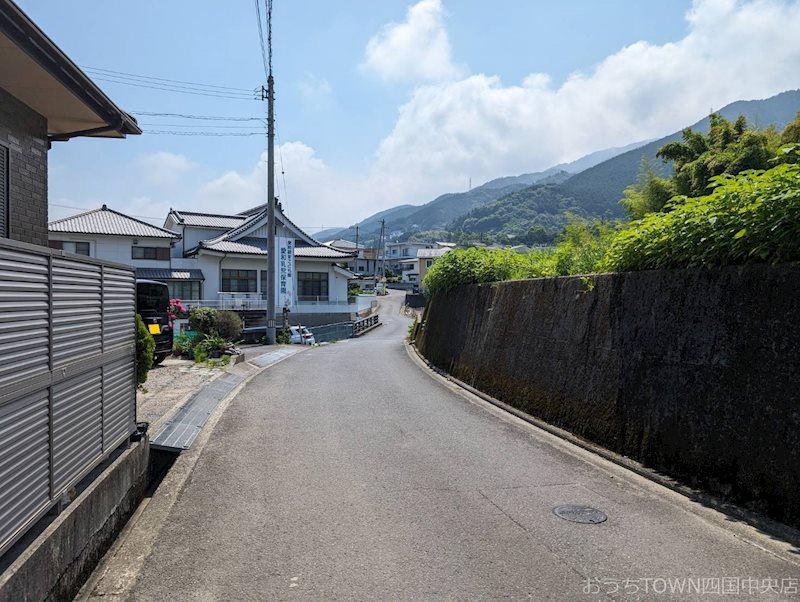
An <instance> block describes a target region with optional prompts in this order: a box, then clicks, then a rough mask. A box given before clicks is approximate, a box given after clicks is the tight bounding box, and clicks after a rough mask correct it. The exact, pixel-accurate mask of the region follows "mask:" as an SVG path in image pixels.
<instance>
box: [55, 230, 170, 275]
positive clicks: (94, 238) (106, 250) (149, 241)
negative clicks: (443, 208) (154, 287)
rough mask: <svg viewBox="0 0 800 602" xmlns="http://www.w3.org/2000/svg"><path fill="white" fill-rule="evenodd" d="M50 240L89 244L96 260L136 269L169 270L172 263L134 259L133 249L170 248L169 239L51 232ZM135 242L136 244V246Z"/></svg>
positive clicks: (90, 253)
mask: <svg viewBox="0 0 800 602" xmlns="http://www.w3.org/2000/svg"><path fill="white" fill-rule="evenodd" d="M49 239H50V240H53V241H63V242H88V243H89V255H90V256H91V257H95V258H96V259H104V260H106V261H114V262H116V263H123V264H125V265H131V266H133V267H136V268H169V267H170V261H169V260H166V261H159V260H156V259H133V258H132V257H131V253H132V252H131V248H132V247H133V246H139V247H166V248H169V247H170V242H171V240H170V239H168V238H133V237H130V236H106V235H99V234H67V233H62V232H51V233H50V235H49ZM134 241H135V242H136V244H135V245H134Z"/></svg>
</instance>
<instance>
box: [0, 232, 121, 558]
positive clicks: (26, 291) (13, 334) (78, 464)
mask: <svg viewBox="0 0 800 602" xmlns="http://www.w3.org/2000/svg"><path fill="white" fill-rule="evenodd" d="M135 311H136V280H135V276H134V270H133V268H130V267H127V266H123V265H118V264H110V263H108V262H101V261H97V260H93V259H89V258H84V257H80V256H76V255H71V254H66V253H63V252H62V251H57V250H51V249H47V248H45V247H39V246H35V245H29V244H24V243H18V242H15V241H10V240H7V239H0V554H2V553H4V552H5V551H6V550H7V549H8V548H9V547H10V546H11V545H12V544H13V543H14V542H15V541H16V540H17V539H18V538H19V537H20V536H21V535H22V534H24V533H25V531H26V530H27V529H28V528H29V527H30V526H31V525H32V524H33V523H34V522H36V521H37V520H38V519H39V518H40V517H41V516H42V515H43V514H45V513H46V512H47V511H48V510H49V509H50V508H51V507H53V506H54V505H55V504H56V503H57V502H58V501H59V500H60V499H61V497H62V495H63V494H64V492H65V491H67V490H69V489H70V488H71V487H73V486H74V485H75V484H76V483H77V482H78V481H80V480H81V479H82V478H83V477H84V476H86V474H88V473H89V472H90V471H91V470H92V469H93V468H95V467H96V466H97V465H98V464H99V463H100V462H101V461H102V460H103V459H104V458H105V457H107V456H108V454H109V453H110V452H112V451H113V450H114V449H115V448H117V447H118V446H119V445H120V444H121V443H122V442H123V441H125V440H126V439H127V438H128V437H129V436H130V434H131V433H132V432H134V431H135V430H136V424H135V414H136V380H135V345H136V340H135V322H134V314H135Z"/></svg>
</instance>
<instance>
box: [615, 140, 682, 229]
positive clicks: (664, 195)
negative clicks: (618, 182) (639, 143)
mask: <svg viewBox="0 0 800 602" xmlns="http://www.w3.org/2000/svg"><path fill="white" fill-rule="evenodd" d="M623 194H624V196H623V198H622V200H621V201H620V204H621V205H622V206H623V207H624V208H625V211H626V212H627V214H628V216H629V217H630V218H631V219H641V218H642V217H644V216H645V215H647V214H648V213H654V212H656V211H661V210H663V208H664V205H666V203H667V201H668V200H670V199H671V198H672V197H673V196H675V185H674V184H673V183H672V181H671V180H670V179H668V178H659V177H658V176H657V175H655V174H654V173H653V168H652V167H651V166H650V161H649V160H648V159H647V155H645V156H643V157H642V162H641V164H640V166H639V174H638V176H637V178H636V183H635V184H631V185H630V186H628V187H627V188H626V189H625V191H624V192H623Z"/></svg>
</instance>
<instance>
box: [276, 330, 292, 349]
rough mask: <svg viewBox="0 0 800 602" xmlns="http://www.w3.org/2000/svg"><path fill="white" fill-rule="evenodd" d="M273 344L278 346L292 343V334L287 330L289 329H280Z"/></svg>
mask: <svg viewBox="0 0 800 602" xmlns="http://www.w3.org/2000/svg"><path fill="white" fill-rule="evenodd" d="M275 342H276V343H278V345H290V344H291V342H292V333H291V331H290V330H289V327H288V326H287V327H285V328H281V330H280V332H278V335H277V336H276V337H275Z"/></svg>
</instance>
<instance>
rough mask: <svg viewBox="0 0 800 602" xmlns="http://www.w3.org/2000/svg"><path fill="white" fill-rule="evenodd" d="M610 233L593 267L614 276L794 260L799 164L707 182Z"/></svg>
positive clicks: (798, 253) (799, 223)
mask: <svg viewBox="0 0 800 602" xmlns="http://www.w3.org/2000/svg"><path fill="white" fill-rule="evenodd" d="M712 186H714V189H713V191H712V192H711V194H709V195H706V196H702V197H698V198H685V197H675V198H673V199H672V200H671V201H670V203H669V205H668V206H667V209H668V212H667V213H651V214H649V215H647V216H646V217H644V218H643V219H640V220H637V221H635V222H631V223H630V224H628V225H627V226H626V227H625V228H624V229H623V230H621V231H620V232H618V233H617V235H616V236H615V237H614V240H613V242H612V243H611V246H610V248H609V249H608V252H607V253H606V256H605V258H604V259H603V261H602V263H601V264H600V267H601V268H604V269H608V270H615V271H629V270H648V269H665V268H682V267H697V266H721V265H730V264H741V263H748V262H772V263H779V262H785V261H796V260H800V164H796V163H795V164H784V165H779V166H777V167H774V168H772V169H770V170H767V171H748V172H743V173H741V174H739V175H737V176H719V177H717V178H714V179H713V180H712Z"/></svg>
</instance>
